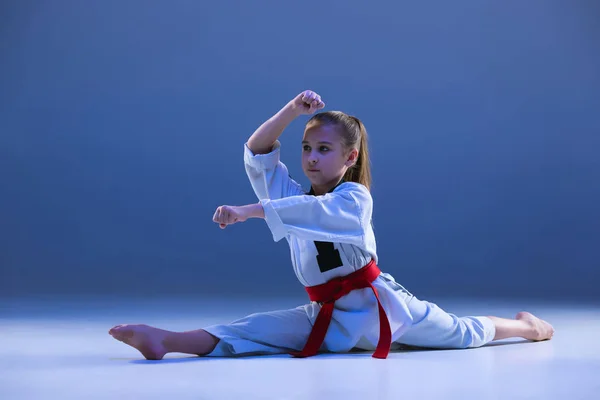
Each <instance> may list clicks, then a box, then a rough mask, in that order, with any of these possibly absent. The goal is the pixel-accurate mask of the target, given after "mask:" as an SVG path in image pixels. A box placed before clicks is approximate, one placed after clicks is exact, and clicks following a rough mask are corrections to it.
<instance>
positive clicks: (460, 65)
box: [0, 0, 600, 300]
mask: <svg viewBox="0 0 600 400" xmlns="http://www.w3.org/2000/svg"><path fill="white" fill-rule="evenodd" d="M599 12H600V7H599V6H598V4H597V2H595V1H527V2H499V1H496V2H485V1H484V2H475V1H468V2H448V1H431V2H421V3H418V4H417V3H415V2H398V1H385V2H377V1H372V2H366V1H363V2H361V1H358V0H351V1H341V0H338V1H322V2H318V3H310V2H308V3H306V2H304V3H298V2H281V1H191V0H190V1H169V2H167V1H153V2H142V1H136V2H131V1H102V2H101V1H95V2H92V1H88V2H81V1H52V2H50V1H47V2H42V1H12V2H9V1H6V2H2V5H1V6H0V35H1V36H0V39H1V41H0V46H1V47H0V51H1V53H0V56H1V57H0V59H1V61H0V63H1V64H0V66H1V74H0V85H1V86H0V89H1V90H0V96H1V103H0V107H1V108H0V265H1V275H0V293H2V294H4V295H8V296H22V295H41V294H66V295H79V294H94V295H96V294H110V295H121V294H133V295H149V294H155V295H158V294H199V295H202V294H211V293H218V294H219V295H223V296H224V295H226V293H227V292H228V291H230V290H233V289H235V290H236V291H237V292H238V293H241V294H252V295H255V296H258V295H266V296H269V295H271V294H273V295H280V294H285V293H296V294H299V295H303V291H302V288H301V286H300V284H299V283H298V282H297V281H296V279H295V277H294V275H293V272H292V269H291V262H290V257H289V250H288V247H287V244H286V243H285V241H282V242H279V243H274V242H273V241H272V237H271V235H270V232H269V230H268V228H267V226H266V224H265V223H264V221H260V220H251V221H249V222H247V223H245V224H239V225H235V226H233V227H231V228H229V229H226V230H220V229H219V228H218V227H217V225H215V224H214V223H213V222H212V221H211V217H212V215H213V212H214V210H215V208H216V207H217V206H219V205H221V204H237V205H241V204H247V203H250V202H254V201H255V200H256V199H255V197H254V194H253V192H252V189H251V187H250V185H249V183H248V182H247V179H246V176H245V172H244V168H243V162H242V154H243V153H242V150H243V144H244V142H245V140H246V139H247V137H248V136H249V135H250V134H252V132H253V131H254V129H255V128H256V127H257V126H258V125H260V123H262V122H263V121H264V120H265V119H266V118H268V117H270V116H271V115H272V114H273V113H275V112H276V111H277V110H278V109H279V108H280V107H281V106H283V105H284V104H285V103H286V102H287V101H288V100H289V99H291V98H292V97H293V96H295V95H296V94H297V93H299V92H300V91H302V90H303V89H314V90H316V91H318V92H319V93H320V94H321V95H322V96H323V99H324V100H325V102H326V103H327V109H340V110H344V111H346V112H348V113H352V114H355V115H357V116H358V117H360V118H361V119H363V121H364V123H365V124H366V126H367V129H368V130H369V133H370V137H371V151H372V157H373V159H372V163H373V174H374V188H373V196H374V199H375V213H374V223H375V228H376V234H377V239H378V250H379V255H380V266H381V268H382V269H383V270H385V271H387V272H390V273H392V274H393V275H394V276H395V277H396V279H397V280H398V281H400V282H401V283H403V284H404V285H405V286H407V288H408V289H409V290H411V291H413V292H415V293H416V294H417V295H419V296H420V297H424V298H427V297H435V296H446V295H453V296H490V297H513V296H518V297H536V298H542V299H569V298H572V299H588V300H593V299H599V298H600V290H599V289H598V288H597V286H598V283H599V282H600V272H599V269H600V268H599V267H600V211H599V205H600V156H599V155H598V153H599V150H600V139H599V133H600V111H599V110H600V95H599V93H600V44H599V43H600V41H599V38H600V25H599V24H598V15H599ZM305 121H306V118H303V119H300V120H298V121H296V122H295V123H294V124H293V125H292V126H291V127H290V128H289V130H288V131H286V132H285V134H284V136H283V137H282V143H283V160H284V161H285V162H286V163H287V164H288V166H289V169H290V171H291V173H292V175H293V176H294V177H295V178H296V179H298V180H299V181H300V182H301V183H303V184H305V185H306V184H307V180H306V178H305V177H304V176H303V174H302V170H301V168H300V164H299V157H300V138H301V134H302V128H303V124H304V122H305Z"/></svg>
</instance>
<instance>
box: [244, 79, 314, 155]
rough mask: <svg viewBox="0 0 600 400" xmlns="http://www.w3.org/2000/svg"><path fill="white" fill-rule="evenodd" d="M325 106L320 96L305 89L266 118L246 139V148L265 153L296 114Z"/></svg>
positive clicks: (309, 112)
mask: <svg viewBox="0 0 600 400" xmlns="http://www.w3.org/2000/svg"><path fill="white" fill-rule="evenodd" d="M323 107H325V104H324V103H323V101H322V100H321V96H319V95H318V94H316V93H315V92H313V91H310V90H306V91H304V92H302V93H300V94H299V95H298V96H296V97H295V98H294V99H292V100H291V101H290V102H289V103H287V104H286V105H285V106H284V107H283V108H282V109H281V110H279V111H278V112H277V114H275V115H273V116H272V117H271V118H269V119H268V120H266V121H265V122H264V123H263V124H262V125H261V126H260V127H259V128H258V129H257V130H256V131H255V132H254V133H253V134H252V136H250V139H248V143H247V144H248V148H249V149H250V151H251V152H252V153H254V154H267V153H270V152H271V150H272V149H273V145H274V144H275V141H276V140H277V139H279V136H281V134H282V133H283V131H284V130H285V128H286V127H287V126H288V125H289V124H290V123H291V122H292V121H293V120H294V119H296V118H297V117H298V116H300V115H302V114H312V113H314V112H315V111H317V110H320V109H321V108H323Z"/></svg>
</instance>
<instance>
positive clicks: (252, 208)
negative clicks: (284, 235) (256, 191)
mask: <svg viewBox="0 0 600 400" xmlns="http://www.w3.org/2000/svg"><path fill="white" fill-rule="evenodd" d="M240 208H241V210H242V212H243V213H244V215H245V216H246V218H265V210H264V208H263V206H262V204H260V203H254V204H248V205H246V206H241V207H240Z"/></svg>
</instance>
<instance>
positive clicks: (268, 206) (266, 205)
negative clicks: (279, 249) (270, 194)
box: [260, 199, 287, 242]
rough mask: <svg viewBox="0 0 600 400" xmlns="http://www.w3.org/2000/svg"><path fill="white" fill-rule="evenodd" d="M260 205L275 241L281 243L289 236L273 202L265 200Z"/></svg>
mask: <svg viewBox="0 0 600 400" xmlns="http://www.w3.org/2000/svg"><path fill="white" fill-rule="evenodd" d="M260 204H261V205H262V207H263V210H264V211H265V221H266V222H267V226H268V227H269V229H270V230H271V233H272V234H273V240H274V241H276V242H279V241H280V240H281V239H283V238H284V237H286V236H287V231H286V229H285V225H284V224H283V221H281V218H279V215H278V214H277V211H275V208H274V207H273V204H272V203H271V200H269V199H263V200H261V201H260Z"/></svg>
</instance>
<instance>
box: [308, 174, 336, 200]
mask: <svg viewBox="0 0 600 400" xmlns="http://www.w3.org/2000/svg"><path fill="white" fill-rule="evenodd" d="M343 177H344V176H343V175H342V176H340V177H339V178H336V179H334V180H332V181H329V182H327V183H324V184H322V185H315V184H312V185H311V192H312V193H313V194H314V195H315V196H321V195H323V194H325V193H329V192H330V191H331V190H332V189H333V188H335V187H336V186H337V185H339V184H340V182H341V181H342V178H343Z"/></svg>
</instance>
